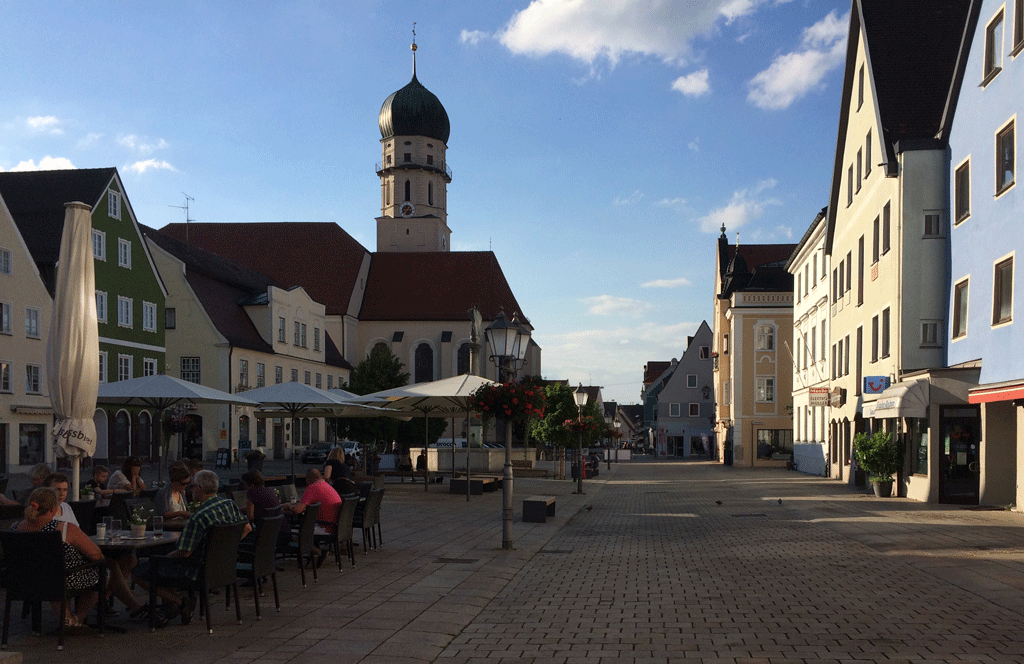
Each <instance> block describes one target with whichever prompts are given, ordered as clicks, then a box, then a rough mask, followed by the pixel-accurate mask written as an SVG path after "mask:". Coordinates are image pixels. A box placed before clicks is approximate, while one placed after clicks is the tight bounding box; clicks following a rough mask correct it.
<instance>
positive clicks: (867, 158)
mask: <svg viewBox="0 0 1024 664" xmlns="http://www.w3.org/2000/svg"><path fill="white" fill-rule="evenodd" d="M869 175H871V130H870V129H869V130H868V135H867V138H865V139H864V179H865V180H867V179H868V176H869Z"/></svg>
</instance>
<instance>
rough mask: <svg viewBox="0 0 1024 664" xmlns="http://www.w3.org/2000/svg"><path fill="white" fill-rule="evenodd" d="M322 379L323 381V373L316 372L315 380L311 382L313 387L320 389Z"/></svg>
mask: <svg viewBox="0 0 1024 664" xmlns="http://www.w3.org/2000/svg"><path fill="white" fill-rule="evenodd" d="M322 381H323V374H321V373H318V374H317V375H316V381H315V382H314V383H313V387H315V388H317V389H320V387H321V386H322Z"/></svg>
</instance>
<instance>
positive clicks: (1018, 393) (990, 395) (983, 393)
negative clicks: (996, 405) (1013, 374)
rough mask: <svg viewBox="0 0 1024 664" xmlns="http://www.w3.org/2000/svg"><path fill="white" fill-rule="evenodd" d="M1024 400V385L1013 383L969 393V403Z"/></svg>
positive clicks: (977, 388)
mask: <svg viewBox="0 0 1024 664" xmlns="http://www.w3.org/2000/svg"><path fill="white" fill-rule="evenodd" d="M1014 399H1024V383H1012V384H1008V385H999V386H996V387H991V386H990V387H976V388H974V389H973V390H969V391H968V393H967V402H968V403H992V402H993V401H1013V400H1014Z"/></svg>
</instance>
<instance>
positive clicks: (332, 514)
mask: <svg viewBox="0 0 1024 664" xmlns="http://www.w3.org/2000/svg"><path fill="white" fill-rule="evenodd" d="M313 503H320V513H319V514H318V515H317V518H316V523H317V526H318V528H317V531H318V533H334V530H335V524H336V522H337V520H338V510H339V509H341V496H339V495H338V492H337V491H335V490H334V487H332V486H331V485H330V484H328V483H327V482H326V481H324V477H323V475H321V474H320V470H319V469H318V468H310V469H309V470H308V471H306V490H305V491H303V492H302V498H301V499H300V500H299V502H298V503H293V504H290V505H285V506H282V508H283V509H287V510H288V511H290V512H293V513H294V514H301V513H302V511H303V510H305V509H306V506H307V505H312V504H313Z"/></svg>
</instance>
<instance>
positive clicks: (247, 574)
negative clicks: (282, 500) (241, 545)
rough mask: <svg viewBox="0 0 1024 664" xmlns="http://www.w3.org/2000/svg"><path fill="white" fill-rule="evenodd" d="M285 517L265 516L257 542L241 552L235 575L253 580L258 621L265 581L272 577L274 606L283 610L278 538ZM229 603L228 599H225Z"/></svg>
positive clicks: (280, 515)
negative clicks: (278, 575) (278, 577)
mask: <svg viewBox="0 0 1024 664" xmlns="http://www.w3.org/2000/svg"><path fill="white" fill-rule="evenodd" d="M283 523H284V515H283V514H278V515H277V516H264V517H263V519H262V520H261V521H260V522H259V525H257V526H256V542H255V544H254V546H253V548H252V550H251V551H239V553H238V562H237V563H236V564H235V574H237V575H238V576H239V577H241V578H243V579H251V580H252V590H253V600H254V601H255V603H256V620H260V619H261V618H262V616H260V595H262V594H263V581H262V579H265V578H266V577H270V581H271V583H272V584H273V586H274V606H275V607H276V608H277V610H278V611H280V610H281V598H280V596H279V595H278V593H277V563H276V558H277V555H276V554H277V536H278V533H280V532H281V524H283ZM225 601H227V598H225Z"/></svg>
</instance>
